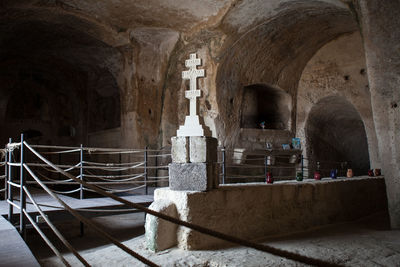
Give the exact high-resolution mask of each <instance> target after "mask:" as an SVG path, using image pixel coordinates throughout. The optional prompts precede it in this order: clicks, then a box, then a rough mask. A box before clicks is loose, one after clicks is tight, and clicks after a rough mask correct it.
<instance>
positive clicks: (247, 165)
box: [219, 147, 308, 184]
mask: <svg viewBox="0 0 400 267" xmlns="http://www.w3.org/2000/svg"><path fill="white" fill-rule="evenodd" d="M301 152H302V151H301V150H265V151H243V150H237V149H231V150H230V149H226V148H224V147H222V148H220V150H219V158H220V161H219V162H220V164H221V172H220V177H221V179H220V183H222V184H226V183H249V182H265V178H266V176H267V173H271V174H272V175H273V177H274V179H275V180H294V179H296V175H297V173H298V172H300V173H301V175H302V176H304V172H306V171H308V168H307V165H306V164H305V163H306V159H305V158H304V157H303V155H302V153H301Z"/></svg>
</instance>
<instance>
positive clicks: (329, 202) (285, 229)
mask: <svg viewBox="0 0 400 267" xmlns="http://www.w3.org/2000/svg"><path fill="white" fill-rule="evenodd" d="M154 198H155V200H157V199H165V198H166V199H171V200H173V202H174V203H175V205H176V207H177V210H178V213H179V217H180V219H181V220H184V221H188V222H192V223H195V224H198V225H201V226H204V227H207V228H211V229H214V230H217V231H220V232H223V233H226V234H230V235H233V236H237V237H241V238H244V239H248V240H254V239H261V238H263V237H266V236H271V235H278V234H287V233H291V232H297V231H302V230H306V229H309V228H312V227H315V226H320V225H326V224H332V223H337V222H344V221H349V220H355V219H357V218H360V217H363V216H367V215H369V214H373V213H376V212H379V211H384V210H386V209H387V205H386V191H385V182H384V179H383V177H376V178H365V177H363V178H351V179H346V178H343V179H337V180H331V179H323V180H322V181H314V180H305V182H302V183H298V182H278V183H274V184H272V185H267V184H248V185H239V186H238V185H235V186H221V187H220V188H219V189H218V190H213V191H210V192H206V193H205V192H187V191H186V192H185V191H173V190H170V189H168V188H161V189H157V190H156V191H155V193H154ZM178 245H179V246H180V247H181V248H184V249H210V248H215V247H219V246H221V245H227V244H226V243H225V242H223V241H221V240H218V239H215V238H212V237H209V236H205V235H203V234H200V233H198V232H196V231H192V230H190V229H188V228H185V227H179V230H178Z"/></svg>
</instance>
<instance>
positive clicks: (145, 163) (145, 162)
mask: <svg viewBox="0 0 400 267" xmlns="http://www.w3.org/2000/svg"><path fill="white" fill-rule="evenodd" d="M147 149H148V147H147V146H146V147H145V150H144V182H145V194H146V195H148V193H149V188H148V184H147V178H148V173H147V160H148V155H147Z"/></svg>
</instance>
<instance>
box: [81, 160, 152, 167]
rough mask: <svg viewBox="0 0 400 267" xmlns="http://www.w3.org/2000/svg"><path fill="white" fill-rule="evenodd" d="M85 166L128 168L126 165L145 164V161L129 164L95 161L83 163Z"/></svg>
mask: <svg viewBox="0 0 400 267" xmlns="http://www.w3.org/2000/svg"><path fill="white" fill-rule="evenodd" d="M82 163H84V164H88V165H93V166H107V167H114V166H118V167H119V166H126V165H134V164H139V163H144V161H137V162H128V163H102V162H93V161H85V160H84V161H82Z"/></svg>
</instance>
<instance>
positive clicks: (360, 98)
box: [296, 32, 381, 175]
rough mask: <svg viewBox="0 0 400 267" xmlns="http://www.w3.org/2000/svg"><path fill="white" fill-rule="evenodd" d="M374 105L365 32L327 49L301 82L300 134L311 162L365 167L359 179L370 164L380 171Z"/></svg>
mask: <svg viewBox="0 0 400 267" xmlns="http://www.w3.org/2000/svg"><path fill="white" fill-rule="evenodd" d="M370 102H371V94H370V91H369V85H368V77H367V68H366V64H365V58H364V50H363V45H362V40H361V36H360V34H359V33H358V32H356V33H353V34H350V35H345V36H342V37H340V38H338V39H336V40H334V41H332V42H330V43H328V44H327V45H325V46H324V47H322V48H321V49H320V50H319V51H318V52H317V53H316V54H315V56H314V57H313V58H312V59H311V60H310V61H309V62H308V64H307V66H306V67H305V69H304V71H303V74H302V76H301V79H300V83H299V89H298V99H297V105H298V108H297V123H296V125H297V130H296V136H297V137H300V138H301V141H302V145H303V150H304V154H305V155H307V156H308V157H309V158H311V159H318V160H328V161H352V162H353V165H352V167H353V168H354V169H360V171H358V172H357V175H362V174H366V171H367V169H369V167H370V162H371V168H380V167H381V164H380V160H379V154H378V150H377V139H376V133H375V126H374V121H373V117H372V108H371V105H370ZM324 123H325V124H324ZM313 124H315V125H313ZM322 143H325V145H324V144H322ZM367 143H368V145H367ZM324 146H325V147H324ZM327 151H331V152H329V153H327ZM322 154H323V155H322ZM338 154H340V156H335V155H338ZM368 156H369V157H368ZM360 172H361V173H360ZM311 173H312V172H311Z"/></svg>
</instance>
